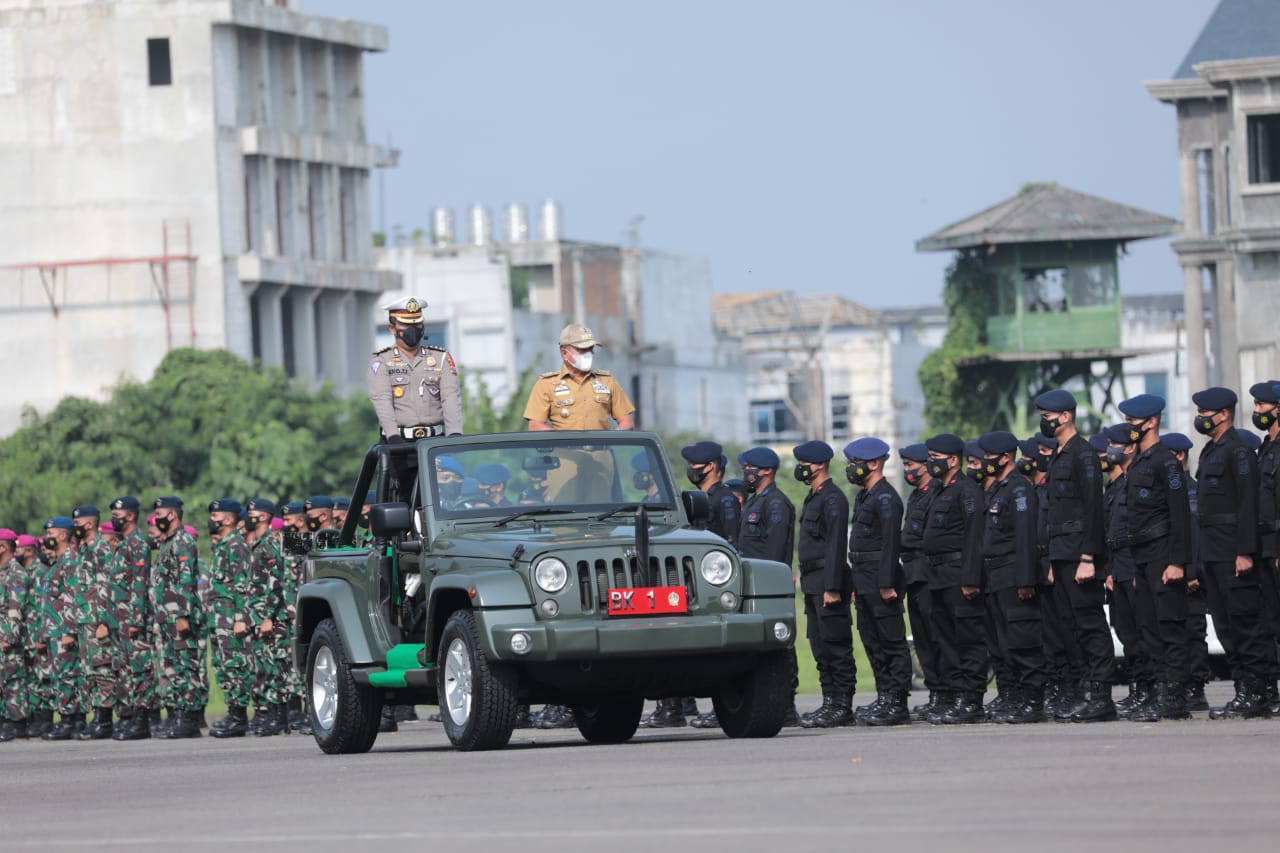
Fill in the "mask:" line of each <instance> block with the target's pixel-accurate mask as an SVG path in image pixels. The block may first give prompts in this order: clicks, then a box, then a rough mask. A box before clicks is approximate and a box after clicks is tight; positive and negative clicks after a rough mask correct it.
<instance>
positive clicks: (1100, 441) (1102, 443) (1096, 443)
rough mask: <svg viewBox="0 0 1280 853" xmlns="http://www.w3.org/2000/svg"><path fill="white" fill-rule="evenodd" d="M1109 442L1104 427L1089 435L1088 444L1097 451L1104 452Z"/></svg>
mask: <svg viewBox="0 0 1280 853" xmlns="http://www.w3.org/2000/svg"><path fill="white" fill-rule="evenodd" d="M1110 443H1111V442H1109V441H1107V436H1106V430H1105V429H1104V430H1103V431H1102V432H1098V433H1094V434H1093V435H1091V436H1089V446H1090V447H1092V448H1093V449H1094V450H1096V451H1098V452H1099V453H1106V452H1107V445H1108V444H1110Z"/></svg>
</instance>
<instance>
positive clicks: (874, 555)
mask: <svg viewBox="0 0 1280 853" xmlns="http://www.w3.org/2000/svg"><path fill="white" fill-rule="evenodd" d="M880 553H881V552H880V551H850V552H849V562H850V563H865V562H868V561H870V560H878V559H880Z"/></svg>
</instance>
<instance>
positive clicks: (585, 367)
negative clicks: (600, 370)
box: [570, 352, 595, 373]
mask: <svg viewBox="0 0 1280 853" xmlns="http://www.w3.org/2000/svg"><path fill="white" fill-rule="evenodd" d="M594 355H595V353H593V352H578V353H574V354H573V355H572V356H570V363H571V364H572V365H573V366H574V367H576V368H577V369H578V370H581V371H582V372H583V373H590V372H591V361H592V356H594Z"/></svg>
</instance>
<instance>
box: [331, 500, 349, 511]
mask: <svg viewBox="0 0 1280 853" xmlns="http://www.w3.org/2000/svg"><path fill="white" fill-rule="evenodd" d="M333 508H334V509H343V510H346V509H351V498H334V499H333Z"/></svg>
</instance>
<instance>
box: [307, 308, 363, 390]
mask: <svg viewBox="0 0 1280 853" xmlns="http://www.w3.org/2000/svg"><path fill="white" fill-rule="evenodd" d="M354 301H355V300H354V294H353V293H352V292H351V291H349V290H325V291H322V292H321V296H320V298H319V299H317V300H316V303H315V306H316V307H315V310H316V320H317V323H316V325H317V326H318V327H319V329H320V340H319V341H318V342H317V343H318V346H319V350H318V356H319V359H318V367H319V376H320V378H321V379H323V380H325V381H327V382H332V383H333V384H334V385H337V386H338V387H339V388H346V387H347V386H348V385H349V384H350V381H351V367H352V364H353V363H354V362H355V360H356V358H357V356H356V354H355V353H354V352H353V351H352V347H351V340H350V335H349V330H350V324H349V323H348V322H347V317H348V315H349V314H350V313H351V309H352V304H353V303H354Z"/></svg>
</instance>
